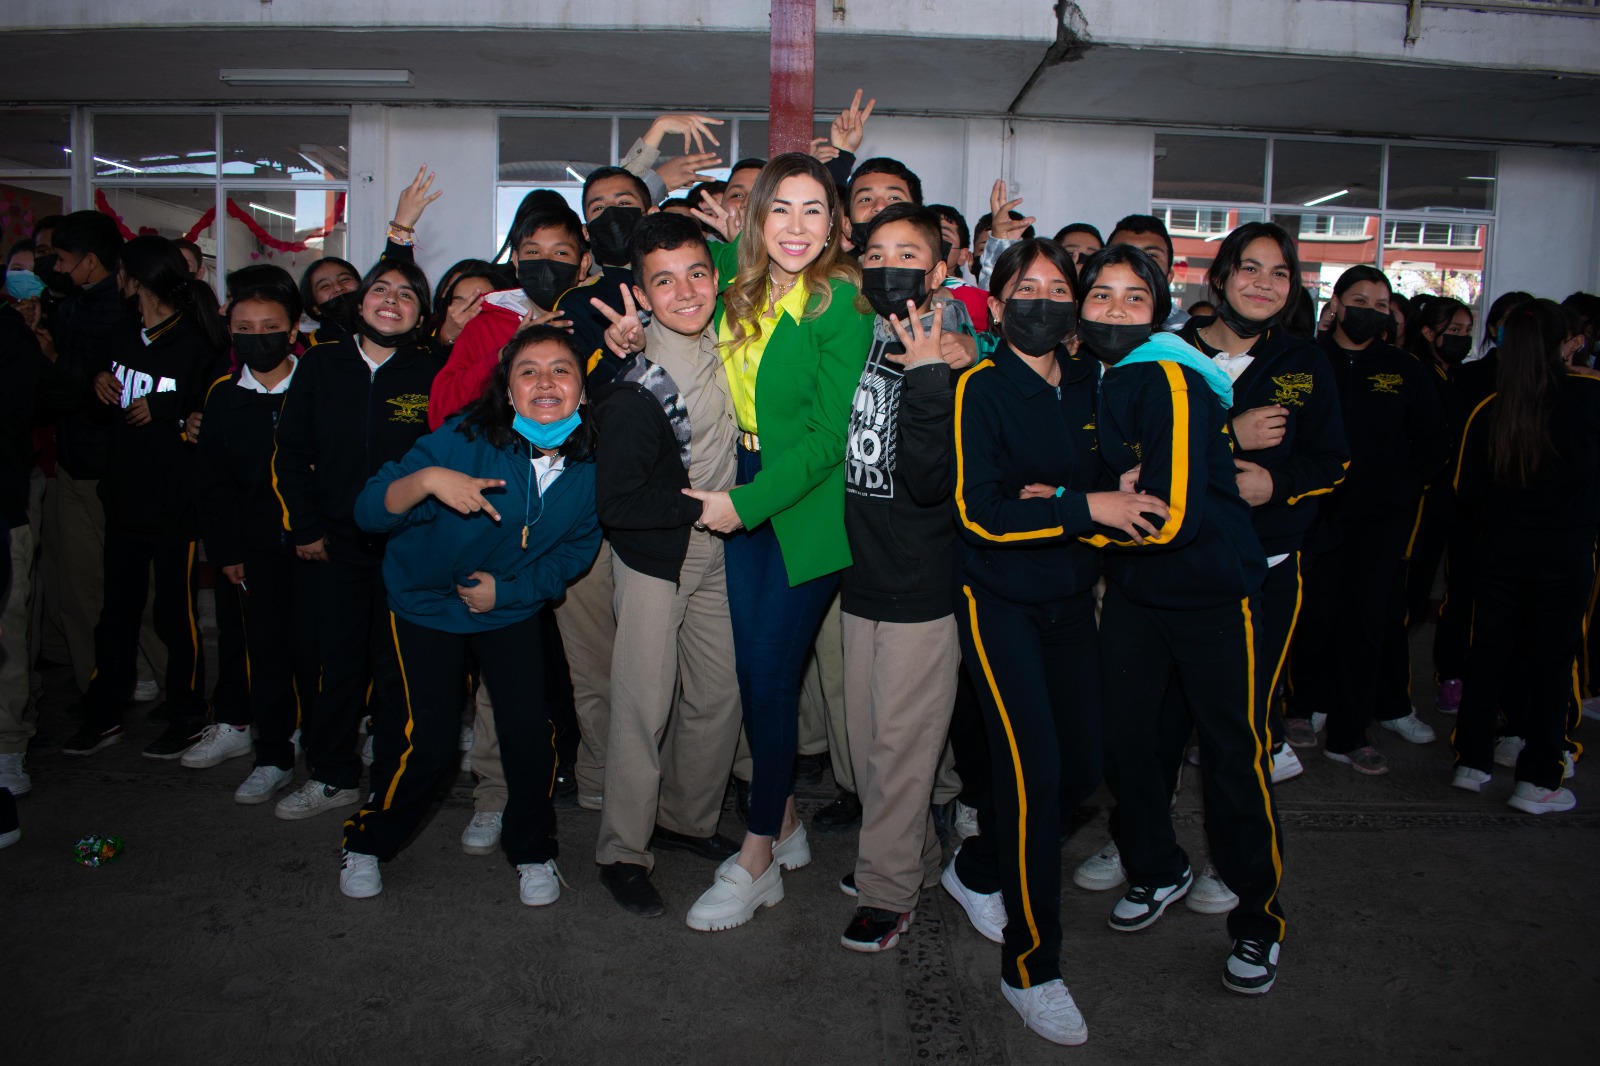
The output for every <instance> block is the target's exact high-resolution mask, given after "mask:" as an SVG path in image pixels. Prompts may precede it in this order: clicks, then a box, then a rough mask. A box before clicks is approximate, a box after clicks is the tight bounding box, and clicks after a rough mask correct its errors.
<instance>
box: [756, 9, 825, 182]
mask: <svg viewBox="0 0 1600 1066" xmlns="http://www.w3.org/2000/svg"><path fill="white" fill-rule="evenodd" d="M816 36H817V0H772V97H771V107H772V124H771V126H770V128H769V132H768V136H767V150H768V152H769V153H771V154H772V155H777V154H778V153H780V152H804V151H806V150H808V149H809V148H810V147H811V130H812V109H813V106H814V98H813V90H814V88H815V82H816Z"/></svg>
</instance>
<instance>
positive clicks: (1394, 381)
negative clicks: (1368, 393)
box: [1367, 374, 1406, 396]
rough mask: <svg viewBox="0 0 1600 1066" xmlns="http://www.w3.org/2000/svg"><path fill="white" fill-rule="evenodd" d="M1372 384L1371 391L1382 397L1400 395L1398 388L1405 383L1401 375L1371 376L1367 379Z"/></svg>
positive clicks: (1403, 376)
mask: <svg viewBox="0 0 1600 1066" xmlns="http://www.w3.org/2000/svg"><path fill="white" fill-rule="evenodd" d="M1367 380H1368V381H1370V382H1372V391H1373V392H1375V393H1379V394H1381V395H1384V396H1398V395H1400V386H1401V385H1403V384H1404V383H1405V380H1406V379H1405V375H1403V374H1373V375H1372V376H1371V377H1369V378H1368V379H1367Z"/></svg>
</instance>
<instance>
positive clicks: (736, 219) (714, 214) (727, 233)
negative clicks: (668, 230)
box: [689, 196, 744, 242]
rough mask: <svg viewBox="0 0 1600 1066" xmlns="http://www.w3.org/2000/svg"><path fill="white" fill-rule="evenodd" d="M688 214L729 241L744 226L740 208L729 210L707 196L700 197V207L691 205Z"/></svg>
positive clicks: (742, 213)
mask: <svg viewBox="0 0 1600 1066" xmlns="http://www.w3.org/2000/svg"><path fill="white" fill-rule="evenodd" d="M689 214H691V215H693V216H694V217H695V218H697V219H699V220H700V221H701V222H704V223H705V224H706V225H708V226H710V227H711V228H712V229H714V230H716V231H717V232H718V233H720V234H722V239H723V240H724V241H730V242H731V241H732V240H733V239H734V238H735V237H737V236H738V235H739V231H740V230H741V229H743V228H744V212H743V211H742V210H741V209H740V208H737V207H735V208H734V209H733V210H732V211H730V210H728V209H727V208H726V207H723V206H722V205H721V204H719V203H717V202H716V201H715V200H713V199H712V198H711V197H709V196H702V197H700V208H693V207H691V208H690V209H689Z"/></svg>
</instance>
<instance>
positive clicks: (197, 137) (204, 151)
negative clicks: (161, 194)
mask: <svg viewBox="0 0 1600 1066" xmlns="http://www.w3.org/2000/svg"><path fill="white" fill-rule="evenodd" d="M215 142H216V118H215V117H214V116H212V115H126V114H120V113H116V112H112V113H107V114H100V115H96V116H95V117H94V160H95V162H94V173H95V176H96V177H116V178H131V177H134V176H136V175H139V174H144V175H148V176H164V175H170V174H204V175H207V176H215V175H216V173H217V146H216V143H215Z"/></svg>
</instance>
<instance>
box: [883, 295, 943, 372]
mask: <svg viewBox="0 0 1600 1066" xmlns="http://www.w3.org/2000/svg"><path fill="white" fill-rule="evenodd" d="M889 328H890V329H892V330H894V335H895V337H897V338H898V339H899V341H900V344H901V346H902V347H904V348H905V351H904V352H900V353H898V354H896V353H891V352H885V353H884V355H883V357H884V358H885V359H889V360H892V361H894V362H896V363H899V364H900V365H901V366H910V365H911V364H912V363H922V362H927V361H928V360H931V359H940V360H942V359H944V350H943V344H942V339H943V337H944V316H943V315H941V314H938V313H935V314H934V316H933V325H931V326H929V327H928V328H927V329H923V328H922V316H921V315H919V314H917V305H916V304H914V303H912V302H911V301H910V300H907V301H906V319H905V321H903V322H902V321H901V319H900V316H899V315H890V316H889Z"/></svg>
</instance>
